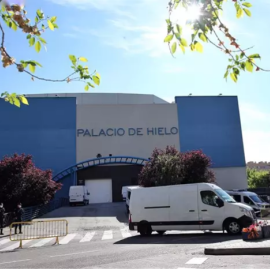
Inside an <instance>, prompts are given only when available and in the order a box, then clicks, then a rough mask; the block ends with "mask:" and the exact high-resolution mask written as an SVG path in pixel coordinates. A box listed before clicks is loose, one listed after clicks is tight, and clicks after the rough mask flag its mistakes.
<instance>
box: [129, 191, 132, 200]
mask: <svg viewBox="0 0 270 270" xmlns="http://www.w3.org/2000/svg"><path fill="white" fill-rule="evenodd" d="M130 195H131V191H128V199H129V200H130Z"/></svg>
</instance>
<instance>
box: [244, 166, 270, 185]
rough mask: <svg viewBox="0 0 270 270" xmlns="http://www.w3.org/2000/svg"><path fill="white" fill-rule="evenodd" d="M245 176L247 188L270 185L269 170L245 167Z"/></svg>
mask: <svg viewBox="0 0 270 270" xmlns="http://www.w3.org/2000/svg"><path fill="white" fill-rule="evenodd" d="M247 178H248V187H249V188H269V187H270V171H259V170H256V169H250V168H247Z"/></svg>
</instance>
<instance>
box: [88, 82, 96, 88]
mask: <svg viewBox="0 0 270 270" xmlns="http://www.w3.org/2000/svg"><path fill="white" fill-rule="evenodd" d="M87 84H88V85H89V86H91V87H92V88H95V86H94V85H93V84H92V83H90V82H88V83H87Z"/></svg>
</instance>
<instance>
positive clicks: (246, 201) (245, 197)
mask: <svg viewBox="0 0 270 270" xmlns="http://www.w3.org/2000/svg"><path fill="white" fill-rule="evenodd" d="M244 202H245V203H246V204H249V205H254V203H253V201H252V200H251V199H250V198H249V197H247V196H244Z"/></svg>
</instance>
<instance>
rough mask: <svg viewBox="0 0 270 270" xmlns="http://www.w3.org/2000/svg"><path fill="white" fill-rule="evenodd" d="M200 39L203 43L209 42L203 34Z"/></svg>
mask: <svg viewBox="0 0 270 270" xmlns="http://www.w3.org/2000/svg"><path fill="white" fill-rule="evenodd" d="M199 38H200V39H201V40H202V41H203V42H207V38H206V36H205V35H204V34H203V33H200V34H199Z"/></svg>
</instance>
